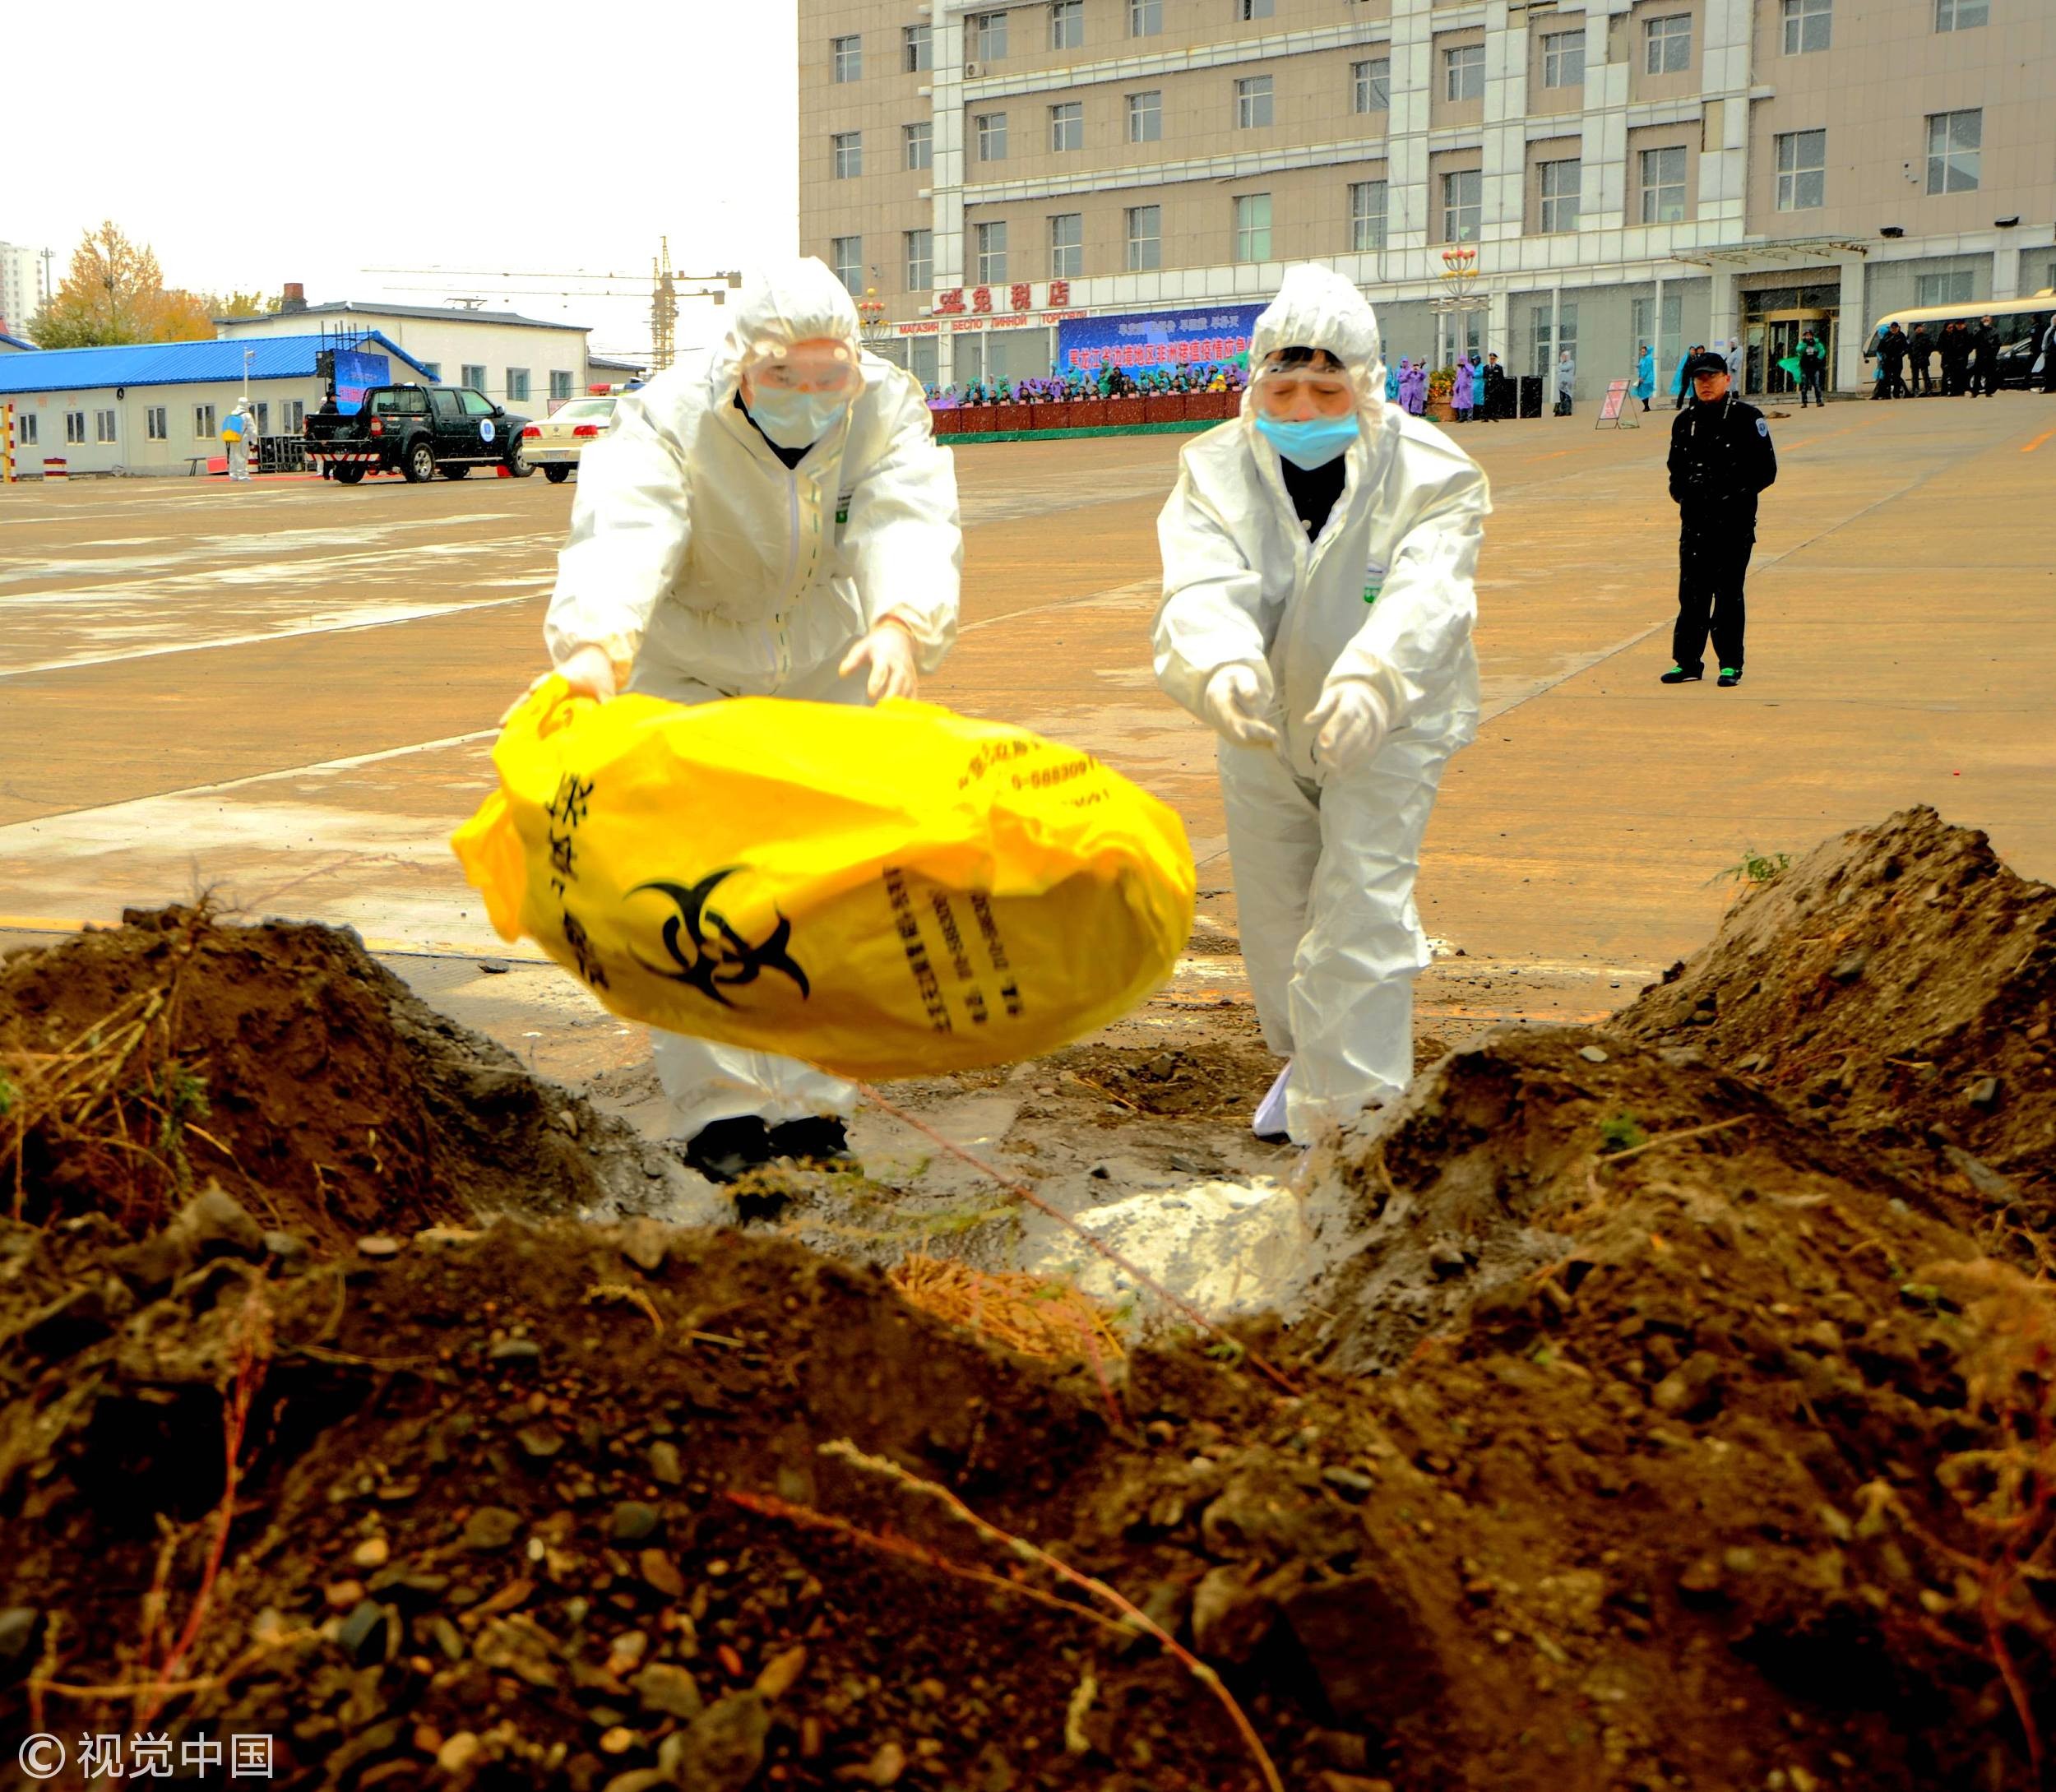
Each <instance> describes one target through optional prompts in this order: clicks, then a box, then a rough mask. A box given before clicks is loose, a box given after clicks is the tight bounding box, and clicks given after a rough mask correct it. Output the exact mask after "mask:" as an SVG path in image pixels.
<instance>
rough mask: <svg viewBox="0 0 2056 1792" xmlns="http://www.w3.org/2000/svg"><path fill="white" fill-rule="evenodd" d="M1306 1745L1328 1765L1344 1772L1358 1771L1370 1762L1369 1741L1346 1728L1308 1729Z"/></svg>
mask: <svg viewBox="0 0 2056 1792" xmlns="http://www.w3.org/2000/svg"><path fill="white" fill-rule="evenodd" d="M1307 1746H1308V1748H1311V1749H1313V1752H1314V1753H1316V1754H1317V1755H1318V1756H1319V1757H1321V1759H1322V1761H1323V1762H1326V1763H1327V1765H1328V1766H1329V1767H1335V1768H1338V1769H1340V1770H1341V1771H1342V1772H1344V1773H1355V1772H1358V1771H1360V1770H1361V1769H1363V1768H1364V1767H1368V1765H1369V1763H1370V1758H1371V1745H1370V1743H1369V1741H1368V1739H1366V1738H1364V1737H1362V1736H1358V1735H1354V1734H1351V1732H1350V1731H1348V1730H1346V1729H1310V1730H1308V1732H1307Z"/></svg>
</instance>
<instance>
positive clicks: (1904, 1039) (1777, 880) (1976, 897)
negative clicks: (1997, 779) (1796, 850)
mask: <svg viewBox="0 0 2056 1792" xmlns="http://www.w3.org/2000/svg"><path fill="white" fill-rule="evenodd" d="M1614 1025H1615V1026H1618V1028H1619V1029H1620V1030H1622V1031H1623V1032H1626V1033H1628V1034H1629V1035H1632V1036H1633V1037H1635V1038H1637V1039H1640V1040H1646V1041H1650V1042H1652V1043H1655V1044H1671V1045H1680V1044H1689V1045H1692V1046H1695V1047H1697V1049H1699V1050H1701V1051H1703V1052H1705V1053H1706V1054H1707V1055H1708V1056H1709V1057H1711V1058H1715V1059H1716V1060H1717V1061H1718V1062H1720V1063H1723V1064H1725V1065H1726V1066H1728V1067H1730V1068H1731V1069H1733V1070H1735V1071H1738V1072H1742V1073H1743V1074H1746V1075H1748V1076H1749V1077H1752V1078H1753V1080H1754V1081H1756V1082H1757V1083H1758V1084H1760V1085H1761V1086H1762V1087H1764V1088H1766V1089H1767V1090H1770V1091H1771V1093H1773V1094H1774V1095H1776V1096H1777V1097H1778V1098H1779V1099H1780V1100H1782V1101H1785V1102H1786V1103H1787V1104H1790V1105H1792V1106H1794V1107H1795V1108H1797V1109H1801V1110H1803V1111H1804V1112H1806V1113H1808V1114H1811V1115H1813V1116H1814V1117H1815V1118H1819V1119H1822V1120H1825V1121H1827V1123H1829V1124H1831V1125H1832V1126H1834V1127H1836V1128H1837V1129H1839V1130H1841V1131H1843V1132H1849V1133H1852V1134H1855V1135H1856V1136H1857V1137H1861V1138H1862V1139H1864V1141H1865V1142H1866V1143H1868V1144H1869V1145H1871V1146H1874V1147H1878V1148H1881V1149H1884V1150H1887V1151H1896V1152H1904V1153H1909V1154H1914V1155H1917V1156H1918V1158H1919V1160H1921V1161H1922V1162H1923V1164H1924V1165H1932V1166H1933V1168H1934V1169H1936V1170H1937V1171H1938V1172H1939V1173H1940V1174H1942V1175H1943V1177H1944V1178H1946V1184H1945V1185H1946V1186H1948V1187H1950V1188H1952V1189H1953V1190H1954V1192H1956V1195H1957V1196H1958V1197H1960V1198H1961V1200H1962V1201H1963V1202H1966V1206H1967V1207H1968V1208H1975V1209H1982V1210H1983V1211H1984V1213H1985V1214H1986V1215H1988V1216H2010V1217H2012V1218H2013V1219H2017V1220H2024V1221H2026V1223H2027V1224H2029V1225H2031V1226H2033V1227H2034V1228H2035V1229H2038V1230H2043V1231H2046V1230H2047V1229H2049V1228H2050V1227H2051V1226H2052V1225H2056V1040H2053V1039H2052V1038H2051V1032H2052V1029H2056V889H2051V888H2050V887H2049V886H2048V885H2047V884H2040V883H2031V882H2028V881H2027V880H2026V879H2025V878H2022V877H2017V876H2016V875H2015V874H2014V873H2012V872H2011V871H2009V870H2008V869H2007V868H2006V867H2005V866H2004V865H2003V864H2001V863H2000V862H1999V859H1998V854H1995V853H1994V852H1993V850H1992V849H1991V847H1990V845H1989V844H1988V843H1987V842H1986V840H1985V837H1984V835H1982V834H1980V833H1976V832H1973V831H1970V830H1969V829H1967V828H1961V827H1950V826H1949V825H1948V824H1947V823H1946V822H1943V820H1942V818H1941V817H1939V816H1938V815H1937V814H1936V813H1934V811H1933V809H1929V808H1917V809H1909V810H1906V811H1904V812H1903V813H1900V814H1897V815H1895V816H1893V817H1892V818H1891V819H1890V820H1888V821H1887V822H1884V823H1883V824H1882V826H1881V827H1872V828H1863V829H1859V830H1858V831H1855V832H1854V833H1850V834H1845V835H1843V836H1841V837H1840V838H1838V839H1835V840H1827V841H1824V842H1823V843H1822V845H1819V846H1818V847H1816V848H1815V849H1814V850H1813V851H1812V852H1811V853H1809V854H1807V855H1806V857H1805V858H1804V859H1800V860H1799V863H1797V864H1794V865H1792V866H1791V867H1790V868H1788V869H1787V870H1785V871H1784V872H1782V873H1780V874H1779V875H1777V876H1776V877H1774V878H1772V879H1771V881H1770V882H1767V883H1766V884H1764V885H1762V886H1761V887H1758V888H1756V889H1754V890H1753V891H1751V892H1750V893H1749V894H1748V895H1747V896H1744V897H1743V900H1742V901H1739V902H1738V903H1737V904H1736V905H1735V906H1734V909H1733V910H1732V911H1731V912H1730V915H1729V916H1728V918H1727V920H1726V921H1725V924H1723V926H1722V927H1721V928H1720V932H1719V933H1717V934H1716V936H1715V938H1714V939H1713V940H1712V942H1711V943H1710V944H1709V945H1707V946H1706V947H1704V948H1703V949H1702V951H1700V952H1697V953H1695V954H1694V955H1693V956H1692V957H1691V958H1690V959H1688V961H1685V962H1684V963H1683V965H1679V966H1678V967H1676V968H1675V969H1674V970H1673V971H1672V972H1671V973H1670V975H1669V976H1668V977H1667V978H1666V979H1665V982H1664V984H1662V986H1661V987H1660V988H1657V989H1651V990H1649V991H1647V992H1646V993H1644V994H1643V996H1642V998H1641V999H1640V1000H1639V1001H1637V1002H1636V1003H1634V1004H1633V1005H1632V1007H1629V1008H1628V1009H1627V1010H1626V1011H1625V1012H1623V1014H1622V1015H1621V1016H1619V1017H1618V1020H1617V1021H1615V1022H1614Z"/></svg>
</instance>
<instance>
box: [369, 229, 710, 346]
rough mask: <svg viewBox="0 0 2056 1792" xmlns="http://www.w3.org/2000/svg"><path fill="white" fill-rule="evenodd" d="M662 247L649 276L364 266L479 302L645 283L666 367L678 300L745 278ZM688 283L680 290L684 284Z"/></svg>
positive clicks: (667, 242) (470, 303)
mask: <svg viewBox="0 0 2056 1792" xmlns="http://www.w3.org/2000/svg"><path fill="white" fill-rule="evenodd" d="M657 240H658V245H659V248H658V253H657V255H656V256H655V258H654V259H652V261H651V264H650V272H649V274H648V275H647V276H643V275H640V274H616V273H612V272H596V271H594V270H592V269H590V268H582V267H581V268H568V269H561V268H541V269H536V268H530V269H524V270H515V269H511V268H489V267H367V268H363V269H360V270H359V271H360V272H362V273H366V274H402V275H410V276H416V277H422V276H438V278H439V281H440V283H439V284H438V285H433V286H395V287H393V288H392V289H391V290H392V291H394V292H396V293H440V294H442V295H443V296H444V297H445V298H446V299H449V300H451V303H455V304H459V305H463V306H465V307H466V308H475V307H476V306H478V305H479V304H480V303H483V302H484V299H518V298H535V299H627V298H632V297H633V296H635V289H637V288H640V289H641V290H643V291H645V292H647V293H648V294H650V336H651V371H652V372H661V371H662V370H663V369H664V368H667V367H669V366H670V365H671V363H672V362H673V361H674V360H675V359H677V354H678V301H679V299H681V298H684V299H712V300H713V301H714V303H715V304H717V305H720V304H725V303H727V299H728V294H729V292H730V291H732V290H733V289H734V288H736V287H739V286H740V285H742V284H743V276H741V275H740V274H739V273H738V272H736V271H734V270H733V269H725V270H723V271H720V272H718V273H713V274H681V273H679V272H678V271H677V270H676V269H675V268H674V267H673V266H671V239H670V238H669V237H668V236H665V237H660V238H658V239H657ZM452 280H496V281H507V280H566V281H586V280H595V281H602V282H606V283H607V284H604V285H562V286H509V285H497V286H494V287H493V288H491V289H483V288H474V289H472V290H471V291H470V293H467V294H452V293H451V291H450V285H449V283H450V282H451V281H452ZM682 285H683V286H684V287H685V288H687V289H688V290H686V291H684V292H683V293H682V292H681V291H680V290H679V289H680V287H681V286H682Z"/></svg>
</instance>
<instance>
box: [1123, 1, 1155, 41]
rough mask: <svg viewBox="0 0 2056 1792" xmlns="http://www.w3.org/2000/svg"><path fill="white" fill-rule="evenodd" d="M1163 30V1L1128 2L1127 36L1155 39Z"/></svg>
mask: <svg viewBox="0 0 2056 1792" xmlns="http://www.w3.org/2000/svg"><path fill="white" fill-rule="evenodd" d="M1163 29H1164V0H1128V35H1129V36H1130V37H1155V35H1157V34H1158V33H1159V32H1160V31H1161V30H1163Z"/></svg>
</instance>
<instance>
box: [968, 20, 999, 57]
mask: <svg viewBox="0 0 2056 1792" xmlns="http://www.w3.org/2000/svg"><path fill="white" fill-rule="evenodd" d="M964 25H965V35H966V37H967V38H968V39H969V41H970V52H971V54H972V56H973V57H974V58H975V59H976V60H978V61H979V62H981V63H996V62H998V60H999V59H1000V58H1001V57H1003V56H1004V55H1005V54H1006V53H1007V15H1006V14H1005V13H1003V12H975V13H973V14H972V15H971V16H970V18H968V19H966V20H965V21H964Z"/></svg>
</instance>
